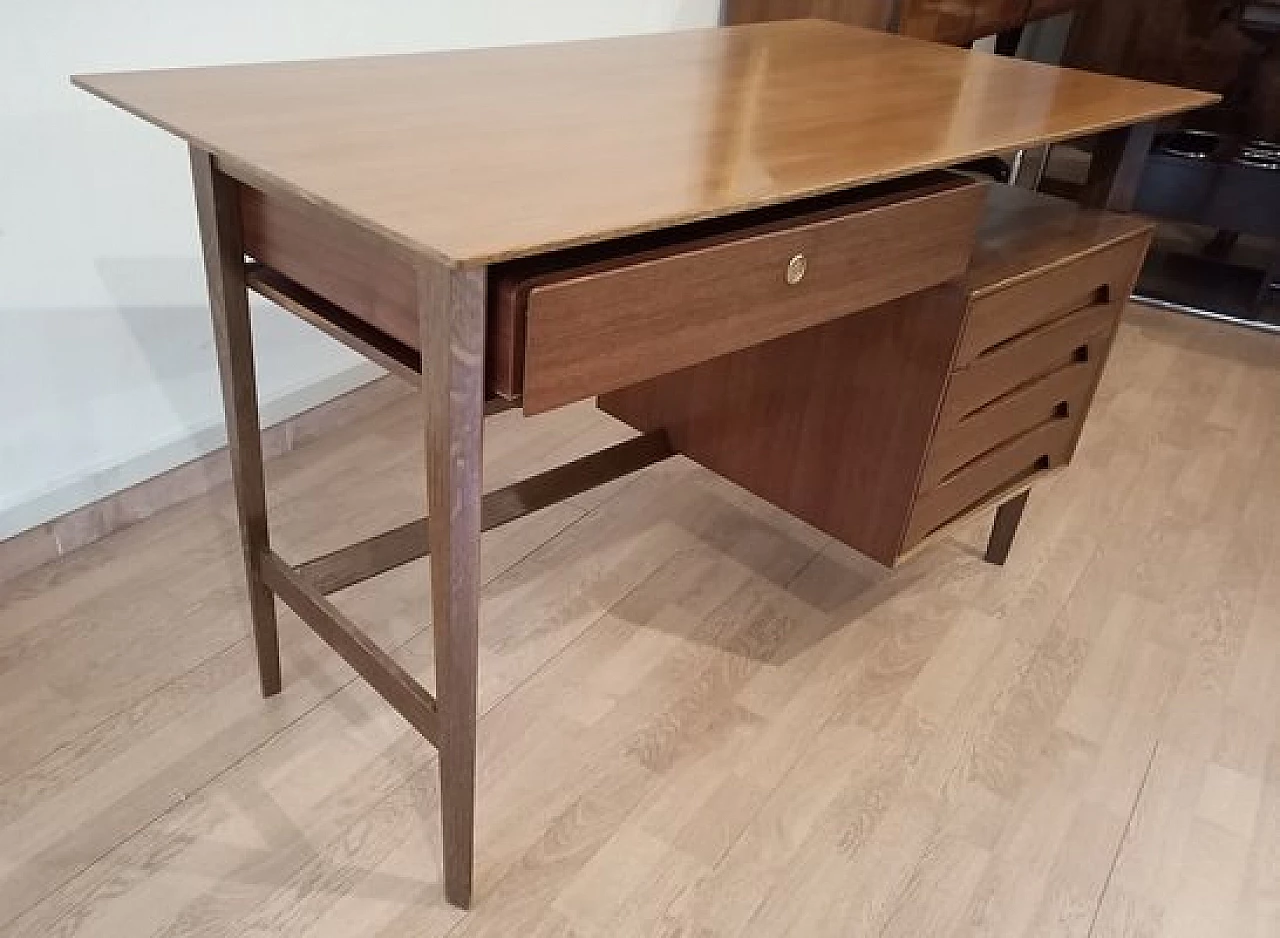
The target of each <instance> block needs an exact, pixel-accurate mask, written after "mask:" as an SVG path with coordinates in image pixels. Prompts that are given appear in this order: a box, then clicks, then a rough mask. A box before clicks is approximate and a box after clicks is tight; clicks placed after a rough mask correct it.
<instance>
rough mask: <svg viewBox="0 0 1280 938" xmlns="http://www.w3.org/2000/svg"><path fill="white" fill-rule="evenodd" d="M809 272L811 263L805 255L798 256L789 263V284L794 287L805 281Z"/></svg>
mask: <svg viewBox="0 0 1280 938" xmlns="http://www.w3.org/2000/svg"><path fill="white" fill-rule="evenodd" d="M808 270H809V261H808V259H807V258H806V257H805V256H804V255H803V254H797V255H796V256H795V257H793V258H791V260H789V261H787V283H789V284H791V285H792V286H793V287H794V286H795V285H796V284H797V283H799V282H800V281H801V280H803V279H804V275H805V274H806V273H807V272H808Z"/></svg>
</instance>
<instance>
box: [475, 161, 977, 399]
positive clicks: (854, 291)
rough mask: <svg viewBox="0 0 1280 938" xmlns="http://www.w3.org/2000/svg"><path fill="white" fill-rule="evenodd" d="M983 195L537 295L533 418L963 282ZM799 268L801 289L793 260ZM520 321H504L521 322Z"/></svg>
mask: <svg viewBox="0 0 1280 938" xmlns="http://www.w3.org/2000/svg"><path fill="white" fill-rule="evenodd" d="M982 196H983V189H982V187H981V186H977V185H974V184H971V183H965V184H962V183H960V182H958V181H956V180H944V181H942V182H941V183H934V182H930V183H928V184H926V185H923V186H922V188H921V190H920V193H919V194H917V193H916V192H914V191H913V190H911V189H908V190H907V191H906V192H905V193H904V194H902V195H893V196H886V197H883V198H875V199H870V200H867V201H866V202H854V203H853V204H852V205H850V206H848V207H841V208H837V209H832V210H829V211H825V212H823V213H820V214H819V215H816V216H800V217H796V218H787V219H784V220H781V221H778V222H775V223H772V224H770V225H768V226H766V227H763V228H758V229H747V230H745V231H742V232H735V233H734V234H732V235H730V236H728V237H719V238H715V239H711V240H708V241H704V242H695V243H693V244H688V245H678V246H673V247H672V248H671V249H668V250H664V251H662V252H658V253H655V254H650V255H648V256H642V257H641V258H639V259H633V258H628V259H626V260H625V261H623V262H621V263H619V264H617V265H600V266H597V267H595V268H592V269H590V270H589V271H586V272H580V271H575V270H568V271H560V272H557V273H556V274H554V275H550V276H547V277H545V278H542V279H540V280H539V281H537V282H536V283H535V285H533V286H532V288H531V289H529V290H528V291H527V296H528V300H527V302H528V309H527V312H526V313H525V316H526V320H527V321H526V325H525V330H524V331H525V334H526V340H525V358H524V368H523V371H524V383H523V399H524V409H525V412H526V413H530V414H534V413H539V412H542V411H545V410H550V409H551V408H553V407H558V406H561V405H563V404H567V403H570V402H572V401H575V400H581V399H583V398H587V397H591V396H593V395H596V394H602V393H605V392H608V391H613V390H616V389H618V388H622V387H625V386H627V385H629V384H635V383H637V382H640V381H644V380H646V379H648V378H652V377H655V376H656V375H659V374H664V373H666V372H670V371H676V370H678V369H680V368H684V367H687V366H689V365H694V364H697V363H698V362H702V361H706V360H708V359H710V358H714V357H716V356H718V355H723V354H726V353H729V352H733V351H737V350H738V349H742V348H746V347H748V346H751V345H756V344H759V343H760V342H766V341H769V340H771V339H774V338H777V337H779V336H782V335H786V334H787V333H791V332H797V331H799V330H801V329H805V328H808V327H810V326H815V325H818V324H820V323H823V322H826V321H829V320H831V319H835V318H838V317H840V316H843V315H847V314H849V313H852V312H855V311H857V310H861V309H866V308H868V307H872V306H876V305H879V304H881V303H885V302H887V301H889V300H893V299H897V298H898V297H901V296H905V295H907V294H910V293H915V292H917V291H920V290H923V289H926V288H928V287H932V286H935V285H937V284H939V283H942V282H943V281H946V280H949V279H952V278H954V277H956V276H958V275H959V274H960V273H962V272H963V271H964V269H965V267H966V266H967V264H968V261H969V256H970V253H971V252H972V247H973V232H974V229H975V228H976V226H977V220H978V217H979V215H980V214H981V211H982ZM797 257H798V258H802V259H803V261H804V263H805V265H806V270H805V272H804V274H803V279H801V280H800V281H799V282H798V283H794V284H793V283H790V282H788V279H787V268H788V263H789V262H790V261H791V260H792V258H797ZM520 314H521V311H520V310H518V309H516V310H507V311H505V313H500V315H502V316H503V317H504V318H508V319H510V318H513V317H517V316H519V315H520Z"/></svg>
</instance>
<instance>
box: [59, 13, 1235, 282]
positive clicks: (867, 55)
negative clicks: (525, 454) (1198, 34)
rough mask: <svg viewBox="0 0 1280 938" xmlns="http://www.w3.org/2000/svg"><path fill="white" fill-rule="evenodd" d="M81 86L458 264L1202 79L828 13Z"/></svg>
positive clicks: (909, 162)
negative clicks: (1055, 57) (953, 41)
mask: <svg viewBox="0 0 1280 938" xmlns="http://www.w3.org/2000/svg"><path fill="white" fill-rule="evenodd" d="M73 80H74V81H75V83H76V84H77V85H79V86H80V87H82V88H84V89H86V90H88V91H90V92H93V93H94V94H97V95H99V96H100V97H102V98H105V99H106V100H108V101H111V102H112V103H114V104H117V105H119V106H120V107H123V108H125V109H126V110H128V111H131V112H133V113H135V114H137V115H138V116H140V117H142V118H144V119H146V120H148V121H150V122H152V123H154V124H157V125H159V126H161V127H164V128H166V129H168V130H170V131H172V132H173V133H175V134H177V135H179V136H181V137H183V138H185V139H187V140H188V141H189V142H191V143H193V144H195V145H196V146H198V147H200V148H201V149H204V150H207V151H208V152H210V153H212V154H213V155H214V156H215V157H217V158H218V160H219V165H220V166H222V167H223V169H224V170H225V171H227V172H229V173H230V174H232V175H234V176H237V177H238V178H240V179H242V180H243V181H246V182H249V183H250V184H252V185H254V186H256V187H258V188H262V189H264V190H266V191H277V192H280V191H283V192H292V193H294V194H296V195H298V196H300V197H301V198H303V199H305V200H307V201H309V202H312V203H315V204H318V205H320V206H322V207H324V208H326V209H328V210H329V211H331V212H334V213H336V214H338V215H339V216H342V217H344V218H346V219H348V220H349V221H353V222H355V223H356V224H358V225H359V226H361V227H362V228H366V229H368V230H370V231H373V232H376V233H377V234H379V235H381V236H383V237H385V238H387V239H389V240H390V241H391V242H393V243H394V244H396V245H398V246H400V247H402V248H404V249H407V250H408V251H410V252H413V253H415V254H425V255H429V256H433V257H435V258H436V259H438V260H440V261H442V262H444V263H446V264H449V265H451V266H471V265H478V264H485V263H490V262H493V261H497V260H503V259H508V258H512V257H519V256H527V255H531V254H536V253H541V252H544V251H546V250H549V249H552V248H556V247H563V246H568V245H574V244H584V243H589V242H593V241H599V240H603V239H606V238H610V237H615V236H618V235H621V234H626V233H633V232H638V231H645V230H651V229H657V228H662V227H666V226H669V225H672V224H677V223H680V222H685V221H690V220H694V219H700V218H707V217H713V216H718V215H724V214H728V213H731V212H736V211H740V210H743V209H747V208H751V207H754V206H760V205H766V204H772V203H777V202H783V201H787V200H790V199H795V198H798V197H801V196H804V195H811V194H816V193H820V192H825V191H831V190H835V189H841V188H848V187H852V186H857V185H862V184H865V183H870V182H873V181H877V180H882V179H888V178H893V177H899V176H904V175H908V174H911V173H916V172H919V171H921V170H924V169H929V168H934V167H941V166H948V165H953V164H955V163H958V162H961V161H964V160H966V159H970V158H973V157H977V156H982V155H987V154H991V153H997V152H1003V151H1008V150H1012V149H1017V148H1020V147H1024V146H1030V145H1034V144H1040V143H1046V142H1051V141H1057V140H1063V139H1068V138H1071V137H1078V136H1081V135H1085V134H1089V133H1093V132H1096V131H1100V130H1106V129H1111V128H1115V127H1120V126H1124V125H1130V124H1134V123H1137V122H1140V121H1145V120H1150V119H1153V118H1158V117H1162V116H1165V115H1168V114H1172V113H1176V112H1180V111H1185V110H1188V109H1191V108H1194V107H1198V106H1201V105H1203V104H1206V103H1210V102H1211V101H1213V100H1214V98H1213V97H1212V96H1210V95H1205V94H1202V93H1200V92H1195V91H1187V90H1183V89H1178V88H1171V87H1164V86H1160V85H1153V84H1146V83H1142V82H1136V81H1129V80H1125V79H1120V78H1113V77H1109V76H1103V75H1094V74H1089V73H1085V72H1077V71H1070V70H1064V69H1060V68H1054V67H1050V66H1045V65H1039V64H1035V63H1031V62H1024V61H1016V60H1011V59H1007V58H1000V57H995V56H989V55H985V54H981V53H975V52H969V51H964V50H960V49H954V48H949V47H945V46H941V45H934V44H931V43H927V42H922V41H918V40H912V39H906V38H903V37H899V36H893V35H888V34H884V33H878V32H874V31H869V30H862V29H858V28H855V27H851V26H844V25H839V24H835V23H827V22H821V21H817V20H801V21H791V22H778V23H763V24H757V25H749V26H738V27H732V28H727V29H708V30H696V31H689V32H677V33H668V34H662V35H652V36H638V37H628V38H618V39H603V40H593V41H584V42H573V43H557V44H551V45H537V46H516V47H509V48H501V49H484V50H470V51H458V52H442V53H422V54H413V55H399V56H380V57H367V58H353V59H340V60H326V61H314V62H295V63H279V64H267V65H243V66H239V65H236V66H221V67H212V68H190V69H174V70H160V71H144V72H127V73H119V74H104V75H83V76H78V77H76V78H75V79H73Z"/></svg>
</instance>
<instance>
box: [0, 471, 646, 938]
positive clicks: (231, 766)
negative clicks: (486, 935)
mask: <svg viewBox="0 0 1280 938" xmlns="http://www.w3.org/2000/svg"><path fill="white" fill-rule="evenodd" d="M619 494H621V493H620V492H619V493H616V494H614V495H611V496H610V497H609V498H607V499H605V500H604V501H603V502H601V504H600V505H597V506H595V507H593V508H592V509H590V510H584V511H583V513H582V514H580V515H579V516H578V517H577V518H574V519H572V520H571V521H569V523H568V524H566V525H565V526H564V527H562V528H560V529H559V530H557V531H556V532H555V533H554V534H552V535H551V536H550V537H548V538H547V539H546V540H545V541H541V542H540V543H538V544H537V545H535V546H534V547H531V548H530V549H529V550H528V551H526V552H525V553H524V554H521V555H520V557H518V558H517V559H516V560H515V561H514V562H512V563H511V565H510V566H507V567H505V568H503V569H502V570H498V571H495V572H494V574H493V575H492V576H491V577H489V579H487V580H486V581H485V585H486V586H487V585H488V584H489V583H492V582H493V581H494V580H496V579H497V578H498V577H500V576H502V575H504V574H506V573H509V572H511V571H512V570H515V569H516V568H517V567H519V566H520V564H522V563H524V562H525V561H526V560H528V559H529V558H530V557H531V556H533V555H534V554H536V553H537V552H538V551H539V550H541V549H542V548H543V547H546V546H547V545H548V544H550V543H552V542H553V541H555V540H556V539H558V538H560V537H561V536H563V535H564V534H566V533H567V532H568V531H569V530H571V529H572V528H574V527H575V526H577V525H578V524H579V523H580V522H582V521H584V520H585V519H586V518H588V517H590V516H591V515H592V514H593V513H594V512H595V511H597V510H599V509H600V508H601V507H603V506H604V505H607V504H608V503H609V502H610V501H612V500H613V499H614V498H616V497H618V495H619ZM430 627H431V623H430V622H428V623H427V624H426V625H424V626H423V627H422V628H420V629H418V630H417V631H415V632H414V633H413V634H412V635H410V636H409V637H408V638H406V639H405V640H404V641H402V642H400V643H398V644H396V645H394V646H392V648H390V649H389V653H390V654H392V655H394V654H395V653H397V652H399V651H401V650H402V649H404V647H405V646H406V645H408V644H409V643H410V642H412V641H414V640H415V639H417V638H419V637H420V636H421V635H423V634H424V633H425V632H426V631H427V630H428V629H429V628H430ZM249 641H250V638H249V636H248V635H245V636H243V637H241V638H239V639H237V640H236V641H235V642H232V643H231V645H228V646H227V648H226V649H224V650H223V652H225V651H227V650H229V649H232V648H234V647H235V646H237V645H240V644H242V643H247V642H249ZM223 652H220V653H219V654H221V653H223ZM216 657H217V655H216V654H215V655H210V656H209V657H208V658H206V659H204V662H207V661H210V660H212V659H213V658H216ZM204 662H201V664H203V663H204ZM195 667H197V668H198V667H200V665H196V666H195ZM191 670H195V668H192V669H190V670H189V671H186V672H183V674H182V675H179V676H178V677H175V678H174V679H173V681H177V680H180V679H181V678H182V677H183V676H185V675H186V674H189V673H190V671H191ZM358 680H360V677H359V676H358V675H354V674H353V676H352V677H350V678H349V679H348V680H347V681H346V682H344V683H341V684H339V685H338V686H336V687H335V688H334V689H333V691H332V692H330V693H329V694H327V695H325V696H323V697H320V698H318V699H317V700H316V702H315V703H314V704H313V705H312V706H311V707H308V708H307V709H305V710H303V711H301V712H300V713H299V714H298V715H297V716H296V717H295V718H294V719H293V720H290V721H289V722H288V723H286V724H285V725H283V726H281V727H279V728H278V729H277V730H276V731H275V732H273V733H271V735H269V736H267V737H265V738H264V739H263V740H262V741H261V742H260V743H259V744H258V745H256V746H254V747H253V748H251V749H248V750H246V751H245V752H244V753H243V754H241V755H240V756H239V757H238V758H236V759H235V760H234V761H232V762H230V763H228V764H227V765H226V766H224V767H223V769H222V770H221V771H219V772H217V773H215V774H214V775H211V776H210V777H209V778H208V779H206V780H205V781H203V782H201V783H200V784H199V785H197V786H195V787H194V788H192V789H191V790H190V791H189V792H187V793H186V794H184V796H183V797H182V798H181V799H179V800H177V801H175V802H174V803H173V804H171V805H169V806H168V807H167V808H165V809H164V810H163V811H161V812H160V813H158V814H156V815H155V816H154V817H152V818H150V819H149V820H147V821H146V822H145V823H143V824H141V825H139V826H138V827H136V828H134V830H133V831H131V832H130V833H129V835H128V836H126V837H122V838H121V839H120V840H118V841H116V842H115V843H113V844H112V845H111V846H110V847H108V848H106V849H105V850H103V851H102V852H101V853H100V854H98V855H97V856H96V857H94V858H93V859H92V860H90V861H89V862H87V863H86V864H84V865H83V866H81V867H80V868H79V869H77V870H75V871H74V872H72V873H71V874H70V875H68V876H67V877H66V878H65V879H63V880H62V881H61V882H59V883H58V884H57V885H55V886H52V887H51V888H50V889H48V890H47V891H45V892H44V893H43V894H41V895H40V896H39V897H38V898H36V899H35V900H34V901H32V902H31V903H30V904H29V905H27V906H25V907H24V908H22V909H21V910H19V911H18V912H17V914H15V915H13V916H11V917H10V918H9V919H8V920H6V921H4V922H0V928H8V927H9V926H11V925H12V924H13V923H14V922H17V921H18V920H20V919H21V918H23V917H24V916H26V915H28V914H29V913H30V912H31V911H33V910H34V909H36V908H37V907H38V906H40V905H42V904H43V903H44V902H46V901H47V900H49V899H50V898H51V897H53V896H55V895H57V894H58V893H59V892H61V891H62V890H64V889H66V888H67V887H68V886H70V885H72V884H73V883H74V882H75V881H76V880H77V879H79V878H80V877H81V876H84V875H85V874H86V873H88V872H89V871H91V870H92V869H93V867H95V866H97V865H98V864H99V863H101V862H102V861H103V860H105V859H106V858H108V857H109V856H111V854H113V853H115V852H116V851H117V850H119V849H120V848H121V847H124V846H125V845H127V844H129V843H130V842H132V841H133V840H135V839H136V838H137V837H139V836H141V835H142V834H143V833H145V832H146V831H147V830H149V829H150V828H152V827H153V826H155V824H157V823H158V822H159V821H161V820H163V819H164V818H165V817H166V816H167V815H169V814H170V813H172V812H173V811H174V810H175V809H176V808H179V807H181V806H182V804H183V803H184V802H186V801H188V800H189V799H191V798H192V797H194V796H196V795H198V794H200V793H201V792H203V791H205V790H206V789H207V788H209V787H210V786H212V785H214V784H216V783H217V782H218V781H220V780H221V779H223V778H225V777H226V776H227V775H228V774H229V773H230V772H233V771H234V770H235V769H236V768H237V767H238V766H239V765H241V764H242V763H244V762H245V761H246V760H247V759H250V758H252V757H253V756H255V755H257V754H258V753H259V752H261V751H262V750H263V749H265V748H266V747H268V746H269V745H271V743H273V742H274V741H275V740H277V739H279V738H280V737H281V736H282V735H284V734H285V733H286V732H288V731H289V730H291V729H293V728H294V727H295V726H297V725H298V724H299V723H300V722H301V721H303V720H305V719H306V718H307V717H309V716H310V715H311V714H312V713H314V712H315V711H316V710H318V709H319V708H320V707H322V706H324V704H326V703H328V702H329V701H330V700H332V699H333V698H335V697H336V696H338V695H339V694H341V693H342V692H343V691H345V690H346V689H347V688H349V687H351V686H352V685H353V684H355V683H356V682H357V681H358ZM173 681H166V682H165V685H162V686H167V685H168V684H171V683H173ZM521 686H523V683H522V685H521ZM285 692H286V693H287V690H286V691H285ZM507 696H509V695H504V696H503V697H502V698H500V699H499V700H496V701H494V703H493V706H494V707H496V706H497V705H498V704H499V703H501V702H502V701H503V700H505V699H506V697H507ZM135 703H136V701H135ZM131 706H132V704H131ZM127 709H128V707H125V708H123V710H127ZM490 709H493V708H492V707H491V708H490ZM123 710H120V711H116V712H115V713H113V714H111V716H109V717H107V718H106V720H110V719H113V718H114V717H117V716H119V714H120V713H121V712H123ZM487 712H488V711H486V713H487ZM106 720H104V721H102V722H106ZM46 758H47V757H46ZM387 797H390V795H388V796H387ZM383 801H385V799H383ZM382 803H383V802H379V805H378V806H380V805H381V804H382ZM378 806H375V808H376V807H378ZM370 810H373V809H370ZM367 813H368V812H366V814H367ZM362 816H363V815H362Z"/></svg>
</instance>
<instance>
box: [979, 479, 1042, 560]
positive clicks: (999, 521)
mask: <svg viewBox="0 0 1280 938" xmlns="http://www.w3.org/2000/svg"><path fill="white" fill-rule="evenodd" d="M1030 495H1031V493H1030V492H1023V493H1022V494H1021V495H1019V496H1017V497H1016V498H1011V499H1009V501H1007V502H1005V503H1004V504H1003V505H1001V506H1000V507H999V508H997V509H996V520H995V523H994V524H992V525H991V537H990V538H989V539H988V540H987V553H986V555H985V557H984V559H985V560H986V561H987V563H994V564H997V565H999V566H1003V565H1004V562H1005V561H1006V560H1008V559H1009V551H1010V550H1012V549H1013V538H1014V535H1016V534H1017V533H1018V524H1019V522H1021V521H1022V512H1023V510H1024V509H1026V507H1027V499H1028V498H1029V497H1030Z"/></svg>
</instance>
